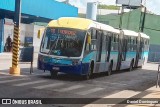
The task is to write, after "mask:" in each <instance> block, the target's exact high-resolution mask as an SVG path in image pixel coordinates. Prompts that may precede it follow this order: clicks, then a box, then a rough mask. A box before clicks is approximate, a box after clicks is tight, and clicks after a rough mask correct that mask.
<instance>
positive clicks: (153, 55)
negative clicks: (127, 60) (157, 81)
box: [148, 52, 160, 62]
mask: <svg viewBox="0 0 160 107" xmlns="http://www.w3.org/2000/svg"><path fill="white" fill-rule="evenodd" d="M148 61H150V62H160V52H149V55H148Z"/></svg>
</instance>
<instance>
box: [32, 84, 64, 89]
mask: <svg viewBox="0 0 160 107" xmlns="http://www.w3.org/2000/svg"><path fill="white" fill-rule="evenodd" d="M63 84H64V83H55V84H54V83H53V84H48V85H41V86H37V87H33V88H36V89H44V88H50V87H56V86H60V85H63Z"/></svg>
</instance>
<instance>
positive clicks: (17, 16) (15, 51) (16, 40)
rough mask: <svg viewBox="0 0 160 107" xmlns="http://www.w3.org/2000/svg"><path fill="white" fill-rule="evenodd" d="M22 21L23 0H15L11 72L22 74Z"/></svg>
mask: <svg viewBox="0 0 160 107" xmlns="http://www.w3.org/2000/svg"><path fill="white" fill-rule="evenodd" d="M20 22H21V0H15V13H14V36H13V44H12V67H10V71H9V73H10V74H13V75H20V68H19V66H18V64H19V44H20Z"/></svg>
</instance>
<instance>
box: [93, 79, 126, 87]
mask: <svg viewBox="0 0 160 107" xmlns="http://www.w3.org/2000/svg"><path fill="white" fill-rule="evenodd" d="M94 82H98V83H99V82H100V83H104V84H105V83H106V84H113V85H124V86H126V85H128V84H123V83H118V82H117V83H114V82H106V81H96V80H95V81H94Z"/></svg>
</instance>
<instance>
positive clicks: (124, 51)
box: [122, 35, 128, 61]
mask: <svg viewBox="0 0 160 107" xmlns="http://www.w3.org/2000/svg"><path fill="white" fill-rule="evenodd" d="M122 41H123V43H122V44H123V45H122V61H125V60H126V55H127V48H128V36H125V35H124V37H123V40H122Z"/></svg>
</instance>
